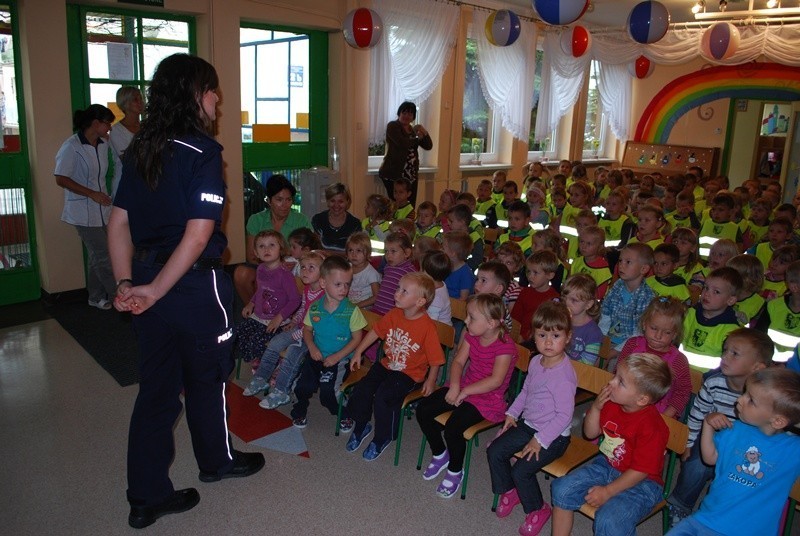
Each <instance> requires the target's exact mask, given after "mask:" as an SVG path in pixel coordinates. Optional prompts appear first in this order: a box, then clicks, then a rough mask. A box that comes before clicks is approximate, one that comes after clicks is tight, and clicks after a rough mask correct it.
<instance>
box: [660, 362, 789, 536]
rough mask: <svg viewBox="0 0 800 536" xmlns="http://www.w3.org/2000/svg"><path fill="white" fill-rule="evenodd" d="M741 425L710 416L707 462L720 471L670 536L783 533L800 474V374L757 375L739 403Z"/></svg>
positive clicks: (705, 435) (704, 437) (704, 447)
mask: <svg viewBox="0 0 800 536" xmlns="http://www.w3.org/2000/svg"><path fill="white" fill-rule="evenodd" d="M736 410H737V413H738V416H739V420H738V421H731V420H730V419H729V418H728V417H726V416H724V415H722V414H720V413H710V414H708V415H707V416H706V418H705V419H704V421H703V430H702V432H701V436H700V450H701V452H702V455H703V461H704V462H705V463H706V464H708V465H715V466H716V477H715V478H714V481H713V482H712V483H711V488H710V489H709V491H708V495H706V497H705V499H703V502H702V504H701V505H700V509H699V510H698V511H697V512H696V513H695V514H693V515H692V516H690V517H689V518H687V519H685V520H684V521H682V522H681V523H680V524H679V525H677V526H676V527H675V528H674V529H672V530H671V531H670V532H669V535H670V536H686V535H705V534H722V535H730V536H734V535H739V534H777V533H778V523H779V520H780V518H781V511H782V510H783V505H784V504H785V503H786V497H788V495H789V491H790V490H791V488H792V485H793V484H794V481H795V480H796V479H797V475H798V474H800V437H798V436H796V435H794V434H787V433H785V430H786V429H787V428H789V427H791V426H794V425H795V424H797V423H798V422H800V375H798V374H797V373H796V372H793V371H791V370H786V369H782V368H777V367H773V368H768V369H763V370H760V371H758V372H755V373H754V374H752V375H751V376H750V377H749V378H748V379H747V383H746V384H745V392H744V394H743V395H742V396H740V397H739V399H738V400H737V402H736Z"/></svg>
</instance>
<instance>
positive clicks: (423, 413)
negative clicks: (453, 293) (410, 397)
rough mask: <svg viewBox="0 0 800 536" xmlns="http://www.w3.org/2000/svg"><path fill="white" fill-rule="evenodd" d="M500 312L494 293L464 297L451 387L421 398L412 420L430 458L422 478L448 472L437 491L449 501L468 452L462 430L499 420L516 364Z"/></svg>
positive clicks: (502, 307) (500, 304)
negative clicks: (445, 417)
mask: <svg viewBox="0 0 800 536" xmlns="http://www.w3.org/2000/svg"><path fill="white" fill-rule="evenodd" d="M505 309H506V308H505V305H504V304H503V299H502V298H501V297H499V296H495V295H494V294H477V295H474V296H470V298H468V301H467V320H466V325H467V331H468V333H466V334H465V336H464V339H463V342H462V344H461V345H460V346H459V347H458V352H457V353H456V356H455V358H454V359H453V364H452V365H451V366H450V385H449V387H443V388H441V389H439V390H437V391H435V392H434V393H432V394H431V395H430V396H428V397H426V398H423V399H422V400H421V401H420V403H419V405H418V406H417V421H418V422H419V426H420V428H421V429H422V433H424V434H425V437H426V438H427V439H428V442H429V443H430V446H431V452H432V453H433V459H432V460H431V463H430V464H429V465H428V467H427V469H425V472H424V473H423V478H424V479H425V480H433V479H434V478H436V477H437V476H439V474H440V473H441V472H442V471H444V470H445V469H447V473H446V475H445V477H444V480H443V481H442V483H441V484H440V485H439V487H438V488H437V490H436V493H437V495H439V496H440V497H444V498H449V497H452V496H453V495H455V494H456V492H457V491H458V488H459V487H460V486H461V479H462V478H463V476H464V471H463V465H464V455H465V453H466V449H467V442H466V440H465V439H464V431H465V430H466V429H467V428H469V427H471V426H473V425H475V424H478V423H479V422H481V421H482V420H484V419H487V420H490V421H493V422H500V421H502V420H503V413H504V411H505V408H506V403H505V400H504V397H503V395H504V393H505V392H506V389H507V388H508V383H509V381H510V380H511V372H512V371H513V370H514V364H515V363H516V361H517V347H516V344H514V341H513V340H511V337H509V336H508V334H507V332H506V328H505V322H504V319H505V316H506V311H505ZM467 361H469V367H466V365H467ZM465 369H466V371H465ZM448 411H452V412H453V413H452V414H451V415H450V418H449V419H448V421H447V424H446V425H445V426H442V425H440V424H439V423H438V422H437V421H436V417H438V416H439V415H441V414H442V413H445V412H448ZM442 432H444V438H442Z"/></svg>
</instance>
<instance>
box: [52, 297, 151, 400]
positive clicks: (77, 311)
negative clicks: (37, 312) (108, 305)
mask: <svg viewBox="0 0 800 536" xmlns="http://www.w3.org/2000/svg"><path fill="white" fill-rule="evenodd" d="M47 311H48V312H49V313H50V314H51V315H52V317H53V318H55V319H56V320H57V321H58V323H59V324H61V326H62V327H63V328H64V329H65V330H67V332H68V333H69V334H70V335H72V337H73V338H74V339H75V340H76V341H78V343H79V344H80V345H81V346H83V348H84V350H86V351H87V352H89V355H91V356H92V358H94V360H95V361H97V364H98V365H100V366H101V367H103V369H105V371H106V372H108V373H109V374H111V376H112V377H113V378H114V379H115V380H116V381H117V383H118V384H120V385H121V386H122V387H126V386H128V385H133V384H135V383H139V369H138V366H139V365H138V363H139V346H138V344H137V342H136V336H135V335H134V333H133V326H132V324H131V318H130V314H128V313H125V314H123V313H119V312H117V311H115V310H113V309H112V310H109V311H101V310H100V309H96V308H95V307H89V306H88V305H86V302H85V301H84V302H79V303H59V304H57V305H53V306H50V307H48V308H47Z"/></svg>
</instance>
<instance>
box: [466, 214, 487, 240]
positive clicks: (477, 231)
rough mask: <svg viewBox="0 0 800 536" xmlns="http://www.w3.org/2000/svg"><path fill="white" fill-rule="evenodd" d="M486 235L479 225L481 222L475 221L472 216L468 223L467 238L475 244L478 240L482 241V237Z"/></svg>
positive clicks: (484, 228)
mask: <svg viewBox="0 0 800 536" xmlns="http://www.w3.org/2000/svg"><path fill="white" fill-rule="evenodd" d="M485 235H486V227H484V226H483V225H481V222H479V221H478V220H476V219H475V217H474V216H473V217H472V219H471V220H470V222H469V237H470V238H471V239H472V242H473V243H475V242H477V241H478V240H481V241H483V237H484V236H485Z"/></svg>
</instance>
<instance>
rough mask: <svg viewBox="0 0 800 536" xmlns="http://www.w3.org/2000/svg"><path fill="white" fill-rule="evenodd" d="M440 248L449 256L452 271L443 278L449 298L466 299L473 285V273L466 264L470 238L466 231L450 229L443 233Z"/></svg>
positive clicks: (469, 250) (470, 246)
mask: <svg viewBox="0 0 800 536" xmlns="http://www.w3.org/2000/svg"><path fill="white" fill-rule="evenodd" d="M443 238H444V240H443V243H442V249H443V250H444V252H445V254H446V255H447V256H448V257H450V262H451V263H452V264H453V271H452V272H450V275H449V276H447V279H445V280H444V284H445V286H446V287H447V293H448V294H449V295H450V297H451V298H455V299H457V300H466V299H467V298H468V297H469V295H470V293H471V292H472V287H473V286H475V275H474V274H473V271H472V268H470V266H469V264H467V259H468V258H469V256H470V253H471V252H472V239H471V238H470V237H469V235H468V234H467V233H466V231H450V232H449V233H446V234H444V235H443Z"/></svg>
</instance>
